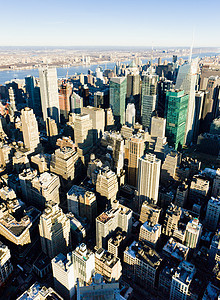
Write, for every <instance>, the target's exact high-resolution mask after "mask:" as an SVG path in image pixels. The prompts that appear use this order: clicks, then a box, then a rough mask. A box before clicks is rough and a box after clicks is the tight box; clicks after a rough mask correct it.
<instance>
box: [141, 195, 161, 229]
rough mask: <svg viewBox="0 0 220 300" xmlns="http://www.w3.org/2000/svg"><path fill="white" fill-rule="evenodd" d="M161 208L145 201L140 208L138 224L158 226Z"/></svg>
mask: <svg viewBox="0 0 220 300" xmlns="http://www.w3.org/2000/svg"><path fill="white" fill-rule="evenodd" d="M161 210H162V209H161V208H160V207H159V206H157V205H154V204H150V203H149V202H147V201H145V202H144V203H143V204H142V206H141V213H140V222H141V223H142V224H143V223H145V222H149V223H151V224H152V225H155V224H158V222H159V217H160V213H161Z"/></svg>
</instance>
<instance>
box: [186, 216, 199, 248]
mask: <svg viewBox="0 0 220 300" xmlns="http://www.w3.org/2000/svg"><path fill="white" fill-rule="evenodd" d="M201 234H202V224H201V223H199V220H198V219H197V218H196V219H193V220H190V221H189V222H188V224H187V225H186V232H185V241H184V244H185V245H186V246H187V247H189V248H192V249H194V248H197V246H198V245H199V241H200V237H201Z"/></svg>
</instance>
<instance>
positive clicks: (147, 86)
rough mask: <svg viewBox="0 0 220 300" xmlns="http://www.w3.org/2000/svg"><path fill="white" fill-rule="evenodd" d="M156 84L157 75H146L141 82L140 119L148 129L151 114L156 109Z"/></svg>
mask: <svg viewBox="0 0 220 300" xmlns="http://www.w3.org/2000/svg"><path fill="white" fill-rule="evenodd" d="M157 82H158V75H152V74H147V75H144V77H143V80H142V90H141V117H142V124H143V126H145V127H150V120H151V117H152V113H153V111H154V110H155V108H156V102H157Z"/></svg>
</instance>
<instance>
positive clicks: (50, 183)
mask: <svg viewBox="0 0 220 300" xmlns="http://www.w3.org/2000/svg"><path fill="white" fill-rule="evenodd" d="M19 180H20V185H21V191H22V195H23V197H24V199H25V200H26V202H27V204H29V205H37V206H40V207H41V208H42V207H45V204H46V203H47V202H48V201H51V200H52V201H54V202H55V203H60V197H59V188H60V180H59V177H58V176H57V175H55V174H53V173H48V172H44V173H42V174H40V175H37V170H31V169H25V170H23V172H22V173H20V174H19Z"/></svg>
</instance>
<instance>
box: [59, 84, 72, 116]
mask: <svg viewBox="0 0 220 300" xmlns="http://www.w3.org/2000/svg"><path fill="white" fill-rule="evenodd" d="M71 94H72V87H71V85H70V83H69V82H62V84H61V86H60V88H59V107H60V115H62V116H63V117H64V119H65V120H68V114H69V112H70V96H71Z"/></svg>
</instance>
